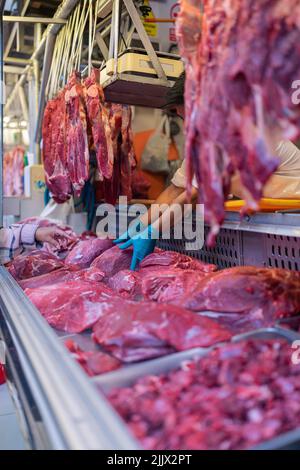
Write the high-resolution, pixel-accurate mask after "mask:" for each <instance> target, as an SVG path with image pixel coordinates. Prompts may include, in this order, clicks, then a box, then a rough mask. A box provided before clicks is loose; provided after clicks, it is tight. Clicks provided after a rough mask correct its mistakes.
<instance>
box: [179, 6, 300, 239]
mask: <svg viewBox="0 0 300 470" xmlns="http://www.w3.org/2000/svg"><path fill="white" fill-rule="evenodd" d="M180 6H181V10H180V14H179V15H178V20H177V38H178V43H179V48H180V53H181V56H182V57H183V59H184V62H185V70H186V85H185V132H186V149H185V153H186V159H187V171H188V186H189V188H190V186H191V182H192V177H193V175H195V176H196V179H197V182H198V187H199V199H200V202H201V203H203V204H205V217H206V220H207V222H208V223H209V224H210V225H211V232H210V237H209V240H208V243H209V244H213V242H214V239H215V236H216V234H217V233H218V231H219V227H220V225H221V224H222V221H223V219H224V199H226V198H227V196H228V194H229V192H230V183H231V178H232V175H233V174H234V173H238V174H239V175H240V179H241V183H242V187H243V192H244V198H245V200H246V206H245V210H248V209H252V210H257V209H258V201H259V199H260V198H261V196H262V194H263V193H262V191H263V187H264V184H265V183H266V182H267V181H268V179H269V177H270V176H271V175H272V173H273V172H274V170H275V169H276V168H277V165H278V160H277V159H276V157H275V148H276V146H277V145H278V144H279V142H280V141H281V140H283V139H296V138H297V137H298V136H299V129H300V107H299V105H295V104H293V102H292V93H293V89H292V84H293V82H294V81H295V80H298V79H299V76H300V51H299V47H298V44H299V42H300V4H299V2H298V0H287V1H285V2H282V1H281V0H260V1H259V2H254V1H252V0H228V1H226V2H224V1H223V0H206V1H204V2H203V1H202V0H181V2H180Z"/></svg>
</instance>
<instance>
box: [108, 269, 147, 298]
mask: <svg viewBox="0 0 300 470" xmlns="http://www.w3.org/2000/svg"><path fill="white" fill-rule="evenodd" d="M107 284H108V286H109V287H111V289H113V290H114V291H115V292H117V293H118V294H119V295H122V297H125V298H129V299H131V300H138V299H139V298H141V296H142V291H141V275H140V273H139V272H136V271H130V270H129V269H123V270H122V271H118V272H117V273H116V274H115V275H114V276H112V277H111V278H109V280H108V283H107Z"/></svg>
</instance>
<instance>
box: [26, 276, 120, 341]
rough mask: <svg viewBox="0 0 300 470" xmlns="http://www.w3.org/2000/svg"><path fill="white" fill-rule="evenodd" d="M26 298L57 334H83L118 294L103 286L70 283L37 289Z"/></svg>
mask: <svg viewBox="0 0 300 470" xmlns="http://www.w3.org/2000/svg"><path fill="white" fill-rule="evenodd" d="M25 294H26V295H27V296H28V297H29V299H30V300H31V301H32V302H33V303H34V305H35V306H36V307H37V309H38V310H39V311H40V312H41V314H42V315H43V317H44V318H45V319H46V320H47V322H48V323H49V324H50V325H51V326H53V327H54V328H57V329H58V330H63V331H67V332H69V333H81V332H82V331H84V330H86V329H88V328H91V327H92V326H93V325H94V323H96V321H97V320H98V319H99V318H100V317H101V315H103V314H104V313H105V311H106V309H107V308H108V307H107V306H106V303H107V302H110V299H111V298H112V297H114V299H116V294H115V293H114V292H113V291H112V290H111V289H109V288H108V287H107V286H105V285H104V284H102V283H100V282H99V283H91V282H88V281H69V282H63V283H60V284H52V285H51V286H49V285H47V286H41V287H38V288H36V289H26V290H25Z"/></svg>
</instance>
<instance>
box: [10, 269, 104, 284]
mask: <svg viewBox="0 0 300 470" xmlns="http://www.w3.org/2000/svg"><path fill="white" fill-rule="evenodd" d="M103 278H104V273H102V271H99V269H97V268H87V269H79V268H78V267H77V266H74V265H72V266H68V267H63V268H60V269H57V270H55V271H52V272H50V273H47V274H42V275H41V276H36V277H31V278H28V279H24V280H22V281H18V284H19V285H20V286H21V287H22V289H27V288H35V287H41V286H51V285H52V284H59V283H60V282H67V281H80V280H82V281H92V282H100V281H102V280H103Z"/></svg>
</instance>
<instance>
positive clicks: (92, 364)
mask: <svg viewBox="0 0 300 470" xmlns="http://www.w3.org/2000/svg"><path fill="white" fill-rule="evenodd" d="M65 346H66V347H67V348H68V350H69V351H70V352H71V354H72V356H73V357H74V359H75V360H76V361H77V362H78V363H79V364H80V365H81V367H82V368H83V369H84V370H85V372H86V373H87V374H88V375H89V376H94V375H100V374H104V373H106V372H111V371H112V370H116V369H118V368H119V367H120V366H121V362H120V361H118V359H116V358H114V357H112V356H110V355H109V354H106V353H104V352H102V351H85V350H83V349H81V348H80V347H79V346H78V344H76V343H75V342H74V341H73V340H71V339H68V340H66V341H65Z"/></svg>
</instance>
